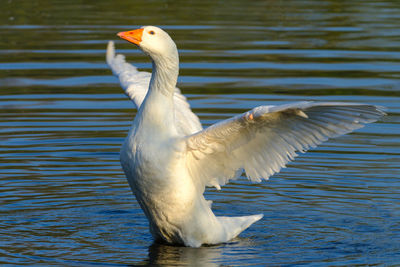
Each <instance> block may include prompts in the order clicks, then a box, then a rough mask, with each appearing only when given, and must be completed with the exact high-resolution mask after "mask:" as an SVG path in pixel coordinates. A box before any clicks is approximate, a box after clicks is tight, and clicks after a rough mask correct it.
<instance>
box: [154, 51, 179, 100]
mask: <svg viewBox="0 0 400 267" xmlns="http://www.w3.org/2000/svg"><path fill="white" fill-rule="evenodd" d="M151 58H152V65H153V73H152V75H151V80H150V87H149V93H153V92H154V93H157V94H158V93H162V94H163V95H165V96H167V97H172V96H173V94H174V90H175V87H176V83H177V81H178V74H179V56H178V51H174V53H171V54H169V55H163V56H160V55H153V56H152V57H151Z"/></svg>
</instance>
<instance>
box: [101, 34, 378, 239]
mask: <svg viewBox="0 0 400 267" xmlns="http://www.w3.org/2000/svg"><path fill="white" fill-rule="evenodd" d="M117 35H118V36H119V37H120V38H122V39H124V40H126V41H128V42H130V43H132V44H134V45H136V46H137V47H138V48H139V49H141V50H142V51H143V53H144V54H146V55H147V56H149V57H150V59H151V62H152V73H148V72H144V71H139V70H138V69H137V68H136V67H134V66H133V65H131V64H129V63H127V62H126V60H125V57H124V56H123V55H121V54H118V55H116V53H115V46H114V43H113V42H112V41H109V43H108V46H107V52H106V61H107V63H108V65H109V67H110V68H111V70H112V72H113V73H114V75H116V76H117V77H118V78H119V81H120V84H121V86H122V88H123V89H124V92H125V93H126V95H127V96H128V97H129V98H130V99H131V100H132V101H133V103H134V104H135V106H136V108H137V113H136V116H135V118H134V120H133V122H132V124H131V127H130V129H129V133H128V135H127V137H126V138H125V140H124V142H123V145H122V147H121V150H120V162H121V165H122V169H123V171H124V173H125V176H126V178H127V180H128V183H129V186H130V188H131V190H132V192H133V194H134V195H135V197H136V199H137V202H138V203H139V205H140V207H141V208H142V209H143V211H144V214H145V215H146V217H147V219H148V221H149V228H150V232H151V234H152V236H153V239H154V241H155V242H163V243H167V244H177V245H183V246H188V247H200V246H202V245H213V244H219V243H225V242H229V241H230V240H232V239H233V238H235V237H237V236H238V235H239V234H240V233H241V232H242V231H244V230H245V229H246V228H248V227H249V226H250V225H252V224H253V223H255V222H256V221H258V220H260V219H261V218H262V217H263V214H256V215H248V216H236V217H228V216H216V215H214V213H213V211H212V208H211V205H212V202H211V201H209V200H206V199H205V197H204V195H203V194H204V192H205V189H206V187H215V188H216V189H218V190H220V189H221V186H223V185H225V184H226V183H228V182H229V181H231V180H233V179H238V178H240V177H243V176H247V178H248V179H249V180H250V181H253V182H261V181H262V180H268V179H269V177H270V176H272V175H273V174H275V173H277V172H279V171H280V170H281V168H283V167H285V166H286V164H287V163H288V162H289V161H292V160H293V159H294V158H295V157H296V156H297V155H298V153H304V152H305V151H307V150H308V149H310V148H314V147H316V146H317V145H318V144H320V143H322V142H323V141H326V140H327V139H328V138H332V137H336V136H339V135H342V134H346V133H349V132H351V131H353V130H355V129H358V128H361V127H363V126H364V125H365V124H366V123H371V122H375V121H377V120H378V119H379V118H381V117H382V116H383V115H385V112H384V108H383V107H380V106H375V105H370V104H363V103H361V104H358V103H347V102H314V101H301V102H293V103H288V104H283V105H277V106H272V105H262V106H258V107H255V108H253V109H251V110H249V111H247V112H244V113H242V114H238V115H236V116H234V117H232V118H229V119H226V120H222V121H220V122H217V123H215V124H213V125H211V126H209V127H207V128H203V127H202V125H201V123H200V120H199V118H198V117H197V116H196V115H195V114H194V113H193V112H192V111H191V109H190V105H189V103H188V102H187V100H186V98H185V97H184V96H183V94H182V93H181V91H180V90H179V89H178V88H177V87H176V85H177V79H178V73H179V55H178V49H177V46H176V44H175V42H174V41H173V40H172V38H171V37H170V36H169V34H168V33H167V32H165V31H164V30H162V29H161V28H159V27H156V26H143V27H141V28H138V29H134V30H129V31H124V32H119V33H118V34H117Z"/></svg>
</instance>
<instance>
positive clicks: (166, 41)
mask: <svg viewBox="0 0 400 267" xmlns="http://www.w3.org/2000/svg"><path fill="white" fill-rule="evenodd" d="M117 35H118V36H119V37H120V38H122V39H124V40H127V41H128V42H130V43H133V44H135V45H137V46H138V47H139V48H140V49H141V50H142V51H143V52H145V53H146V54H148V55H149V56H150V57H152V58H154V57H157V56H167V55H171V54H175V53H177V48H176V45H175V43H174V41H173V40H172V39H171V37H170V36H169V35H168V33H166V32H165V31H163V30H162V29H160V28H158V27H155V26H144V27H142V28H140V29H136V30H131V31H126V32H120V33H118V34H117Z"/></svg>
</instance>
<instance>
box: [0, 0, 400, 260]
mask: <svg viewBox="0 0 400 267" xmlns="http://www.w3.org/2000/svg"><path fill="white" fill-rule="evenodd" d="M2 10H4V12H1V13H0V19H1V23H0V34H1V36H2V37H1V38H0V58H1V60H0V116H1V119H0V203H1V205H0V218H1V219H0V264H11V265H16V264H43V265H50V264H59V265H83V264H87V265H91V264H107V265H108V264H109V265H120V264H133V265H142V264H153V265H201V266H203V265H207V266H212V265H232V266H235V265H236V266H238V265H239V266H241V265H245V264H252V265H265V264H272V265H286V264H287V265H297V264H299V265H300V264H310V263H314V264H321V265H322V264H323V265H326V264H330V265H359V264H370V265H383V264H388V265H398V264H400V256H399V253H400V240H399V237H400V220H399V218H400V208H399V207H400V205H399V204H400V197H399V195H400V194H399V193H400V182H399V178H400V173H399V169H400V165H399V163H400V153H399V151H400V139H399V132H400V130H399V129H400V127H399V124H400V123H399V122H400V115H399V114H400V99H399V97H400V93H399V92H400V90H399V89H400V82H399V78H400V67H399V66H400V64H399V63H400V52H399V47H400V40H399V39H398V36H399V34H400V32H399V29H400V27H399V26H400V22H399V21H400V20H399V15H398V14H400V7H399V6H398V1H395V0H392V1H390V0H385V1H356V0H352V1H346V2H339V1H329V0H325V1H316V0H307V1H303V0H302V1H297V0H296V1H284V2H280V1H258V2H254V3H250V2H249V1H239V0H234V1H230V2H229V5H227V3H226V1H208V0H206V1H187V2H179V3H178V2H176V1H159V0H154V1H148V2H146V3H143V2H140V3H136V2H135V1H123V0H121V1H113V2H112V3H111V2H110V1H103V0H102V1H97V2H96V3H92V4H89V3H84V4H83V3H77V4H74V3H72V4H71V3H70V2H67V1H62V0H61V1H58V2H57V4H54V3H52V2H51V1H50V2H49V1H41V2H40V4H39V3H36V2H35V1H22V2H21V1H18V2H17V1H6V2H5V3H3V6H2ZM148 24H153V25H161V26H162V27H164V28H166V29H167V30H168V31H169V32H170V33H171V35H172V36H173V38H174V39H175V40H176V42H177V45H178V47H179V49H180V55H181V71H180V73H181V77H180V80H179V83H180V84H179V86H180V88H181V89H182V91H183V92H184V94H185V95H186V96H187V97H188V100H189V102H190V104H191V106H192V107H193V109H194V111H195V112H196V113H197V114H198V115H199V117H200V119H201V121H202V123H203V124H204V125H205V126H208V125H210V124H212V123H214V122H216V121H218V120H220V119H224V118H228V117H230V116H232V115H234V114H238V113H241V112H244V111H246V110H248V109H250V108H252V107H255V106H257V105H261V104H282V103H286V102H288V101H299V100H310V99H311V100H321V101H352V102H362V103H373V104H378V105H382V106H385V107H387V108H388V116H386V117H385V118H384V119H383V120H381V121H379V122H377V123H374V124H372V125H369V126H368V127H366V128H363V129H361V130H358V131H357V132H355V133H352V134H350V135H347V136H344V137H340V138H337V139H335V140H331V141H329V142H327V143H325V144H324V145H323V146H321V147H319V148H318V149H315V150H312V151H310V152H309V153H307V154H305V155H303V156H301V157H299V158H298V159H297V160H296V161H295V162H293V163H291V164H290V165H289V167H290V168H287V169H284V170H283V171H282V172H281V173H280V174H277V175H275V176H273V177H272V178H271V179H270V181H268V182H264V183H261V184H252V183H249V182H247V181H246V180H244V179H242V180H239V181H236V182H234V183H231V184H229V185H227V186H225V187H224V188H223V189H222V191H216V190H214V189H210V190H208V191H207V192H206V197H207V198H208V199H211V200H213V201H214V204H213V208H214V210H215V212H216V214H218V215H233V216H234V215H247V214H258V213H264V215H265V217H264V218H263V219H262V220H261V221H259V222H257V223H256V224H254V225H253V226H252V227H250V228H249V229H248V230H246V231H245V232H244V233H242V234H241V235H240V237H239V238H237V239H235V240H233V241H232V242H230V243H227V244H221V245H217V246H210V247H202V248H199V249H192V248H185V247H176V246H168V245H162V244H153V241H152V239H151V236H150V233H149V232H148V225H147V221H146V218H145V217H144V215H143V213H142V211H141V209H140V207H139V206H138V204H137V203H136V200H135V199H134V197H133V196H132V193H131V192H130V190H129V186H128V185H127V182H126V180H125V177H124V175H123V173H122V170H121V167H120V165H119V159H118V158H119V156H118V154H119V148H120V145H121V143H122V141H123V138H124V137H125V135H126V133H127V130H128V128H129V125H130V122H131V120H132V118H133V116H134V115H135V110H134V109H133V106H132V104H131V103H130V101H128V100H127V99H126V98H125V96H124V95H123V94H122V90H121V89H120V87H119V85H118V81H117V79H116V78H115V77H113V76H112V75H111V72H110V70H109V69H108V68H107V66H106V64H105V62H104V61H105V60H104V56H105V47H106V43H107V41H108V40H110V39H113V40H116V36H115V33H116V32H119V31H121V30H127V29H131V28H134V27H136V26H138V25H148ZM116 48H117V50H118V52H121V53H124V54H126V55H127V58H128V61H131V62H135V65H137V66H139V67H140V68H142V69H146V70H149V68H150V64H149V60H148V58H146V56H144V55H143V54H142V53H140V51H138V50H137V49H136V48H134V47H132V46H130V45H129V44H126V43H125V42H121V41H118V40H117V42H116Z"/></svg>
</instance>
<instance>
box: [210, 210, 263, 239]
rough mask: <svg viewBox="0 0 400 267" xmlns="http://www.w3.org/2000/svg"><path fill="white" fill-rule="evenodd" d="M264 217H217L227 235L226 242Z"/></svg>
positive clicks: (259, 215)
mask: <svg viewBox="0 0 400 267" xmlns="http://www.w3.org/2000/svg"><path fill="white" fill-rule="evenodd" d="M262 217H264V215H263V214H257V215H250V216H241V217H225V216H223V217H217V219H218V220H219V221H220V223H221V225H222V226H223V228H224V230H225V233H226V234H227V240H231V239H232V238H235V237H236V236H238V235H239V234H240V233H241V232H243V231H244V230H246V229H247V228H248V227H249V226H250V225H252V224H253V223H255V222H256V221H258V220H260V219H261V218H262Z"/></svg>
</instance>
